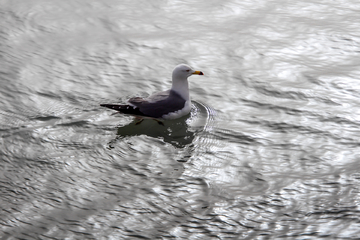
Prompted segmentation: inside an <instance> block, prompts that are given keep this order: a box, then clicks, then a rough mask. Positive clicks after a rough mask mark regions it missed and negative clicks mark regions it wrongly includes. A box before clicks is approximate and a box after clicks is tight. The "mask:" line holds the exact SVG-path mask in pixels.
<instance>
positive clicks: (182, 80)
mask: <svg viewBox="0 0 360 240" xmlns="http://www.w3.org/2000/svg"><path fill="white" fill-rule="evenodd" d="M193 74H197V75H204V74H203V73H202V72H201V71H195V70H194V69H192V68H191V67H190V66H188V65H186V64H180V65H177V66H176V67H175V69H174V71H173V73H172V87H171V89H172V90H173V91H175V92H177V93H178V94H180V95H181V96H182V97H183V98H184V99H185V100H190V95H189V83H188V81H187V78H188V77H190V76H191V75H193Z"/></svg>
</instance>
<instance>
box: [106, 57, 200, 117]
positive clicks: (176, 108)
mask: <svg viewBox="0 0 360 240" xmlns="http://www.w3.org/2000/svg"><path fill="white" fill-rule="evenodd" d="M192 74H198V75H204V74H203V73H202V72H200V71H195V70H193V69H192V68H191V67H189V66H188V65H185V64H180V65H178V66H176V67H175V69H174V71H173V74H172V87H171V89H170V90H168V91H164V92H159V93H155V94H153V95H151V96H149V97H148V98H141V97H134V98H130V99H129V100H128V103H129V104H123V105H119V104H100V106H102V107H107V108H111V109H114V110H116V111H119V112H121V113H124V114H131V115H136V116H141V117H151V118H162V119H175V118H180V117H182V116H185V115H187V114H188V113H189V112H190V110H191V100H190V94H189V84H188V80H187V78H188V77H189V76H191V75H192Z"/></svg>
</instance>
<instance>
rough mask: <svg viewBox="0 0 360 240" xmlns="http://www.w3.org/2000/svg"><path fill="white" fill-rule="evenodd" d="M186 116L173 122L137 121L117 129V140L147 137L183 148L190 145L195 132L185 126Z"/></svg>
mask: <svg viewBox="0 0 360 240" xmlns="http://www.w3.org/2000/svg"><path fill="white" fill-rule="evenodd" d="M187 118H188V115H187V116H184V117H182V118H179V119H175V120H165V121H161V122H159V121H157V120H154V119H143V120H141V121H139V120H138V119H135V120H133V121H132V122H131V123H129V124H127V125H125V126H122V127H119V128H118V129H117V138H116V139H121V138H124V137H131V136H139V135H147V136H149V137H152V138H157V139H163V141H164V142H166V143H169V144H171V145H173V146H174V147H176V148H184V147H186V146H187V145H189V144H191V143H192V142H193V140H194V138H195V134H196V131H195V130H194V129H191V128H190V127H189V125H188V124H187V122H186V120H187Z"/></svg>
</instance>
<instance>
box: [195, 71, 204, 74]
mask: <svg viewBox="0 0 360 240" xmlns="http://www.w3.org/2000/svg"><path fill="white" fill-rule="evenodd" d="M193 74H197V75H204V74H203V72H201V71H195V72H193Z"/></svg>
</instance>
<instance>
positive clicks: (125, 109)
mask: <svg viewBox="0 0 360 240" xmlns="http://www.w3.org/2000/svg"><path fill="white" fill-rule="evenodd" d="M100 106H101V107H107V108H110V109H113V110H116V111H119V112H121V113H125V114H132V115H140V116H141V115H143V114H142V113H141V112H140V110H139V108H137V107H134V106H131V105H128V104H125V105H119V104H100Z"/></svg>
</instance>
